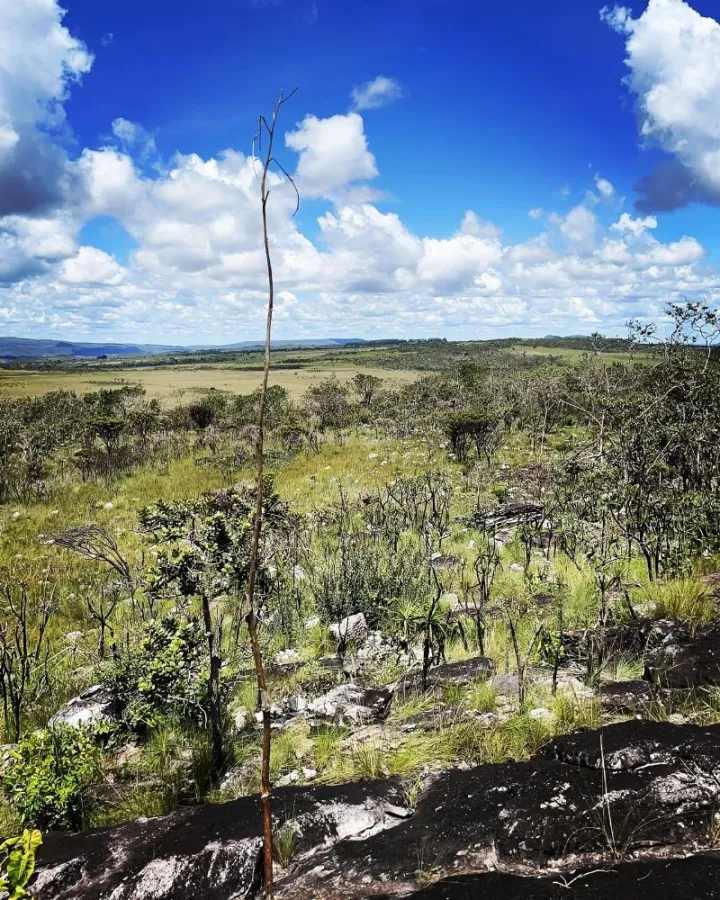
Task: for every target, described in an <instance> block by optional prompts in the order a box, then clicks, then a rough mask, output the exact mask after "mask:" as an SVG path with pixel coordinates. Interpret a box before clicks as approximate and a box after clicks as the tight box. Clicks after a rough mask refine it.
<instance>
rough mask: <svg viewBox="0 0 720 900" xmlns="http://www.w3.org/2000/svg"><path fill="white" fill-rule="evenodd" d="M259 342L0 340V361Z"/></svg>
mask: <svg viewBox="0 0 720 900" xmlns="http://www.w3.org/2000/svg"><path fill="white" fill-rule="evenodd" d="M357 343H362V339H360V338H318V339H317V340H297V341H273V342H272V346H273V348H275V349H277V348H288V347H342V346H344V345H345V344H357ZM263 346H264V342H263V341H240V342H238V343H236V344H226V345H222V346H221V345H218V344H197V345H194V346H190V347H181V346H177V345H171V344H119V343H111V342H108V343H102V344H100V343H98V344H96V343H91V342H86V341H56V340H52V339H42V338H39V339H35V338H16V337H0V359H5V360H12V359H27V358H29V357H56V356H63V357H90V358H93V357H95V358H97V357H99V356H151V355H155V354H158V353H190V352H192V351H193V350H253V349H256V348H259V347H263Z"/></svg>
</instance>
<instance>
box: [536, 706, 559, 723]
mask: <svg viewBox="0 0 720 900" xmlns="http://www.w3.org/2000/svg"><path fill="white" fill-rule="evenodd" d="M530 718H531V719H537V720H538V722H551V721H552V720H553V719H554V718H555V717H554V716H553V714H552V713H551V712H550V710H549V709H545V707H544V706H538V707H537V709H531V710H530Z"/></svg>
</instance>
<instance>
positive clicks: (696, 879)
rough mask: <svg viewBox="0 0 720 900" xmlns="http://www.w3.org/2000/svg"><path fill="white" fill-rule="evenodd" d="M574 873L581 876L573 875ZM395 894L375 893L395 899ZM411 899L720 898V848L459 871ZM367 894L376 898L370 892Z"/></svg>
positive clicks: (379, 897)
mask: <svg viewBox="0 0 720 900" xmlns="http://www.w3.org/2000/svg"><path fill="white" fill-rule="evenodd" d="M573 878H575V879H576V880H575V881H573ZM391 896H392V895H390V894H381V895H377V894H374V895H373V900H389V898H390V897H391ZM409 898H411V900H566V898H567V900H718V898H720V854H717V853H702V854H698V855H697V856H689V857H686V858H684V859H652V860H641V861H638V862H623V863H617V864H616V865H614V866H612V867H611V868H607V869H589V870H587V872H585V873H584V874H582V873H581V874H580V876H579V877H578V876H569V877H568V876H566V877H565V878H563V876H561V875H550V876H547V877H545V878H527V877H523V876H521V875H511V874H507V873H501V872H488V873H487V874H481V875H456V876H454V877H452V878H445V879H443V880H442V881H438V882H436V883H435V884H432V885H429V886H428V887H426V888H423V889H422V890H418V891H415V892H413V893H412V894H410V895H409ZM367 900H370V898H369V897H368V898H367Z"/></svg>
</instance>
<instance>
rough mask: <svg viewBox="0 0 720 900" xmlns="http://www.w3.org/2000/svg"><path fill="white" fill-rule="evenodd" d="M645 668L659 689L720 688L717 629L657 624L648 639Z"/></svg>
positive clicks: (666, 622) (719, 627)
mask: <svg viewBox="0 0 720 900" xmlns="http://www.w3.org/2000/svg"><path fill="white" fill-rule="evenodd" d="M645 667H646V672H647V676H648V678H650V679H652V680H653V681H654V682H656V683H657V684H659V685H660V686H662V687H666V688H695V687H720V626H718V625H698V626H696V627H695V628H693V629H690V628H688V626H686V625H680V624H678V623H676V622H668V621H661V622H657V623H656V625H655V627H654V628H653V629H652V631H651V633H650V635H649V636H648V641H647V649H646V651H645Z"/></svg>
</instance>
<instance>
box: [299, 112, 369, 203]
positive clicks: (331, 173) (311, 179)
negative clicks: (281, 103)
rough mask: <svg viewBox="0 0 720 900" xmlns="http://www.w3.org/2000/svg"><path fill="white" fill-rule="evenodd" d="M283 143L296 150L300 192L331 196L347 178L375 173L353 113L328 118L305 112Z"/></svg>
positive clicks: (359, 122)
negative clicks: (320, 117)
mask: <svg viewBox="0 0 720 900" xmlns="http://www.w3.org/2000/svg"><path fill="white" fill-rule="evenodd" d="M285 143H286V144H287V146H288V147H290V148H291V149H292V150H295V151H296V152H297V153H299V154H300V159H299V160H298V165H297V171H296V177H297V184H298V188H299V189H300V192H301V194H302V195H303V196H306V197H332V195H333V193H334V192H336V191H338V190H339V189H341V188H344V187H346V186H347V185H348V184H350V183H351V182H353V181H361V180H366V179H370V178H375V177H376V176H377V174H378V170H377V165H376V163H375V157H374V156H373V155H372V153H371V152H370V150H369V149H368V145H367V138H366V137H365V130H364V123H363V120H362V116H360V115H358V114H357V113H348V114H347V115H344V116H342V115H337V116H330V118H328V119H318V118H317V117H316V116H306V117H305V118H304V119H303V120H302V122H300V123H299V124H298V126H297V128H296V130H295V131H291V132H289V133H288V134H286V135H285Z"/></svg>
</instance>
